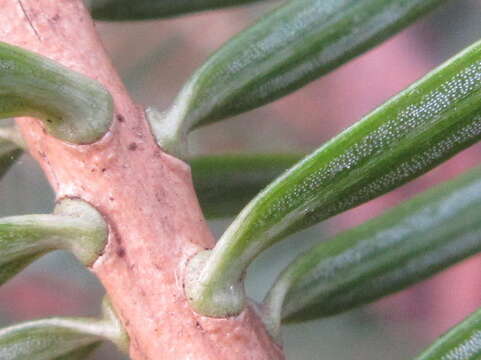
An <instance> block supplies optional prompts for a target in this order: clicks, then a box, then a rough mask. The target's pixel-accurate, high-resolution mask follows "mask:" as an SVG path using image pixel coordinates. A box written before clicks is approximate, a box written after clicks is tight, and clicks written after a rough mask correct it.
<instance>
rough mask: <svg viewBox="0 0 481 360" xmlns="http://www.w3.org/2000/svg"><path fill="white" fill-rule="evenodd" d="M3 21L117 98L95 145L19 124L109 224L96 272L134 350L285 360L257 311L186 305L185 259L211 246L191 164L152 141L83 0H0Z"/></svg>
mask: <svg viewBox="0 0 481 360" xmlns="http://www.w3.org/2000/svg"><path fill="white" fill-rule="evenodd" d="M0 19H1V22H0V41H3V42H7V43H10V44H13V45H17V46H20V47H22V48H25V49H28V50H31V51H34V52H36V53H39V54H42V55H44V56H47V57H49V58H51V59H53V60H56V61H57V62H59V63H61V64H63V65H65V66H67V67H69V68H71V69H73V70H75V71H78V72H81V73H83V74H85V75H87V76H90V77H91V78H94V79H96V80H98V81H100V82H101V83H102V84H104V86H106V88H108V89H109V90H110V92H111V94H112V95H113V97H114V101H115V115H114V121H113V124H112V127H111V129H110V131H109V133H108V134H106V135H105V136H104V137H103V138H102V139H101V140H100V141H98V142H97V143H95V144H92V145H80V146H78V145H71V144H67V143H65V142H62V141H59V140H57V139H55V138H53V137H51V136H49V135H48V134H46V132H45V131H44V129H43V128H42V126H41V124H40V122H39V121H37V120H35V119H31V118H22V119H18V124H19V126H20V128H21V131H22V134H23V136H24V137H25V139H26V141H27V143H28V146H29V149H30V152H31V154H32V155H33V156H34V157H35V158H36V159H37V160H38V162H39V163H40V165H41V166H42V168H43V170H44V172H45V174H46V176H47V177H48V179H49V181H50V183H51V185H52V186H53V188H54V190H55V193H56V196H57V198H58V199H60V198H63V197H77V198H81V199H83V200H85V201H88V202H89V203H91V204H92V205H93V206H95V207H96V208H97V209H98V210H99V211H100V212H101V213H102V214H103V215H104V217H105V219H106V220H107V222H108V225H109V230H110V231H109V242H108V246H107V248H106V249H105V252H104V254H103V256H102V257H101V258H100V259H99V260H98V261H97V262H96V263H95V265H94V266H93V268H92V271H93V272H94V273H95V274H96V275H97V276H98V277H99V278H100V280H101V281H102V283H103V285H104V286H105V288H106V291H107V293H108V294H109V296H110V298H111V299H112V302H113V304H114V307H115V309H116V310H117V312H118V313H119V315H120V317H121V320H122V322H123V324H124V326H125V328H126V330H127V332H128V334H129V336H130V339H131V343H130V356H131V358H132V359H133V360H158V359H162V360H170V359H175V360H181V359H184V360H187V359H195V360H221V359H222V360H224V359H225V360H229V359H232V360H237V359H239V360H240V359H243V360H245V359H252V360H258V359H259V360H261V359H270V360H275V359H283V358H284V357H283V354H282V350H281V349H280V348H279V347H278V346H277V345H276V344H275V343H273V341H272V340H271V338H270V336H269V335H268V334H267V333H266V331H265V328H264V326H263V325H262V322H261V321H260V320H259V318H258V317H257V315H256V314H255V313H254V311H252V310H251V309H246V310H245V311H244V312H243V313H241V314H240V315H239V316H237V317H233V318H229V319H212V318H206V317H203V316H200V315H198V314H196V313H195V312H193V311H192V310H191V308H190V307H189V305H188V303H187V301H186V298H185V296H184V291H183V278H184V269H185V264H186V262H187V261H188V259H189V258H190V257H191V256H193V255H194V254H195V253H197V252H198V251H200V250H203V249H205V248H211V247H212V246H213V244H214V239H213V237H212V235H211V233H210V231H209V229H208V227H207V225H206V222H205V220H204V218H203V215H202V213H201V211H200V208H199V205H198V202H197V198H196V195H195V193H194V190H193V186H192V182H191V175H190V169H189V167H188V166H187V165H186V164H185V163H183V162H182V161H180V160H178V159H176V158H174V157H172V156H170V155H168V154H166V153H164V152H163V151H162V150H161V149H160V148H159V147H158V146H157V145H156V143H155V141H154V139H153V137H152V135H151V133H150V129H149V127H148V125H147V123H146V121H145V119H144V112H143V109H142V108H140V107H139V106H137V105H135V104H134V103H133V102H132V100H131V99H130V97H129V96H128V94H127V92H126V90H125V88H124V86H123V85H122V83H121V81H120V80H119V77H118V76H117V74H116V72H115V71H114V69H113V68H112V66H111V63H110V61H109V59H108V57H107V56H106V54H105V51H104V49H103V48H102V45H101V44H100V42H99V39H98V37H97V35H96V33H95V29H94V25H93V23H92V21H91V19H90V16H89V14H88V13H87V11H86V10H85V8H84V6H83V3H82V1H81V0H0ZM159 81H161V79H159ZM79 121H81V119H79Z"/></svg>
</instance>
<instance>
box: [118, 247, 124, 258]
mask: <svg viewBox="0 0 481 360" xmlns="http://www.w3.org/2000/svg"><path fill="white" fill-rule="evenodd" d="M117 256H118V257H121V258H123V257H124V256H125V249H124V248H122V247H120V248H118V249H117Z"/></svg>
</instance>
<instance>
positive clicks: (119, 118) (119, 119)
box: [117, 114, 125, 123]
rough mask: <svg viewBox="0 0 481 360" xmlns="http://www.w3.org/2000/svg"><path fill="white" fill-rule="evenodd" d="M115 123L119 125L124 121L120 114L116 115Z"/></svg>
mask: <svg viewBox="0 0 481 360" xmlns="http://www.w3.org/2000/svg"><path fill="white" fill-rule="evenodd" d="M117 121H118V122H119V123H123V122H124V121H125V118H124V117H123V115H122V114H117Z"/></svg>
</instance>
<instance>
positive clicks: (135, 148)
mask: <svg viewBox="0 0 481 360" xmlns="http://www.w3.org/2000/svg"><path fill="white" fill-rule="evenodd" d="M128 149H129V150H130V151H135V150H137V144H136V143H134V142H133V143H130V144H129V147H128Z"/></svg>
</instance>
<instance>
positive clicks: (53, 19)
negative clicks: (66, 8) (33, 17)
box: [52, 14, 60, 22]
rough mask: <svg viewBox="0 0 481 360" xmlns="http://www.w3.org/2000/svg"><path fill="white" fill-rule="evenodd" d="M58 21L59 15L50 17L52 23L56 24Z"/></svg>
mask: <svg viewBox="0 0 481 360" xmlns="http://www.w3.org/2000/svg"><path fill="white" fill-rule="evenodd" d="M59 20H60V15H59V14H55V15H54V16H53V17H52V21H54V22H57V21H59Z"/></svg>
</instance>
